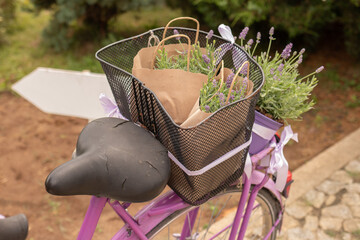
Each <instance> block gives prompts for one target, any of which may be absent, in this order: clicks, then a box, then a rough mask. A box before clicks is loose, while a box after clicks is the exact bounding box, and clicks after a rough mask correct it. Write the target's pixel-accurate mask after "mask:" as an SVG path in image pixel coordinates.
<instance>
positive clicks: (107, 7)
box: [32, 0, 157, 51]
mask: <svg viewBox="0 0 360 240" xmlns="http://www.w3.org/2000/svg"><path fill="white" fill-rule="evenodd" d="M32 2H33V3H34V4H35V6H36V7H37V8H38V9H39V10H40V9H52V10H53V11H54V13H53V17H52V20H51V22H50V23H49V25H48V26H47V27H46V29H45V30H44V38H45V39H46V40H47V43H48V44H49V45H50V46H51V47H53V48H54V49H55V50H57V51H60V50H65V49H68V48H69V46H70V45H71V44H72V43H73V42H74V40H76V38H77V40H79V39H81V40H84V39H87V40H88V39H92V40H94V39H100V38H105V37H106V35H107V34H108V22H109V21H110V20H111V19H112V18H114V17H115V16H116V15H118V14H121V13H124V12H126V11H128V10H131V9H139V8H140V7H144V6H149V5H150V4H155V3H156V2H157V1H155V0H146V1H142V0H137V1H133V0H122V1H118V0H73V1H67V0H32Z"/></svg>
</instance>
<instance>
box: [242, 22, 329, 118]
mask: <svg viewBox="0 0 360 240" xmlns="http://www.w3.org/2000/svg"><path fill="white" fill-rule="evenodd" d="M248 30H249V29H248V28H247V27H246V28H244V29H243V31H242V32H241V33H240V35H239V39H240V45H241V46H242V47H243V49H244V50H245V51H247V52H248V53H249V55H251V56H252V57H253V58H254V59H255V60H256V61H257V63H259V65H260V66H261V68H262V69H263V71H264V75H265V83H264V85H263V87H262V90H261V92H260V97H259V100H258V102H257V109H258V110H259V111H260V112H262V113H267V114H270V115H271V116H272V118H273V119H274V120H277V121H280V122H281V121H286V120H287V119H293V120H296V119H299V118H300V117H301V114H303V113H305V112H307V111H309V110H310V109H312V108H313V106H314V104H315V102H314V100H310V99H309V98H310V96H311V92H312V90H313V89H314V87H315V86H316V85H317V83H318V80H317V78H316V74H317V73H319V72H321V71H322V70H323V69H324V67H323V66H321V67H319V68H318V69H317V70H316V71H314V72H312V73H310V74H308V75H306V76H304V77H301V76H300V73H299V70H298V67H299V65H300V64H301V63H302V61H303V54H304V52H305V49H304V48H303V49H301V50H300V52H296V51H294V52H293V53H291V51H292V47H293V44H292V43H289V44H288V45H286V47H285V48H284V50H283V51H282V53H281V54H280V53H279V52H277V51H276V52H275V56H273V57H271V56H270V55H269V53H270V49H271V43H272V41H274V40H275V38H274V37H273V36H274V28H273V27H272V28H271V29H270V31H269V44H268V48H267V51H266V52H261V53H260V54H259V55H257V56H254V53H255V51H256V48H257V46H258V44H259V43H260V40H261V33H260V32H259V33H258V34H257V37H256V43H255V46H254V47H252V46H253V44H254V40H253V39H249V40H248V41H247V43H246V44H245V45H244V42H245V38H246V34H247V31H248Z"/></svg>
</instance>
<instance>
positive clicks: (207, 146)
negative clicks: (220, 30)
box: [96, 27, 264, 205]
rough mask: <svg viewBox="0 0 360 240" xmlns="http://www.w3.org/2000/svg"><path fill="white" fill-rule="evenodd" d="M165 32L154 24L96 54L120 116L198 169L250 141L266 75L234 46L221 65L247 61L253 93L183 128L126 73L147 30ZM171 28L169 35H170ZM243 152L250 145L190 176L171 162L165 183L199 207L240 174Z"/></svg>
mask: <svg viewBox="0 0 360 240" xmlns="http://www.w3.org/2000/svg"><path fill="white" fill-rule="evenodd" d="M176 29H177V30H178V31H179V33H180V34H185V35H187V36H189V37H190V39H192V41H194V39H195V34H196V31H195V30H194V29H189V28H179V27H176ZM163 32H164V28H157V29H154V30H152V31H149V32H146V33H143V34H141V35H138V36H134V37H131V38H128V39H124V40H121V41H118V42H115V43H113V44H110V45H108V46H106V47H104V48H102V49H100V50H99V51H98V52H97V53H96V58H97V59H98V60H99V61H100V63H101V65H102V67H103V69H104V72H105V74H106V76H107V79H108V81H109V84H110V87H111V89H112V92H113V94H114V97H115V101H116V103H117V105H118V107H119V110H120V112H121V114H122V115H123V116H125V117H126V118H127V119H129V120H130V121H133V122H136V123H141V124H142V125H144V126H145V127H146V128H147V129H148V130H149V131H151V132H152V133H153V134H154V135H155V137H156V138H157V139H158V140H159V141H160V142H161V143H162V144H163V145H164V146H165V147H166V148H167V149H168V150H169V152H170V153H171V154H172V155H173V156H174V157H175V158H176V159H177V160H178V161H179V162H180V163H181V164H182V165H183V166H184V167H185V168H187V169H188V170H189V171H198V170H200V169H203V168H204V167H206V166H208V165H209V164H211V163H212V162H214V161H215V160H217V159H218V158H219V157H221V156H223V155H224V154H226V153H228V152H230V151H231V150H233V149H235V148H237V147H238V146H240V145H242V144H244V143H245V142H248V141H250V138H251V130H252V125H253V122H254V109H255V104H256V101H257V99H258V96H259V93H260V89H261V87H262V85H263V81H264V75H263V72H262V70H261V68H260V67H259V65H258V64H257V63H256V62H255V61H254V60H253V59H252V58H251V57H250V56H249V55H248V54H247V53H246V52H245V51H243V50H242V49H240V46H238V45H236V44H235V46H234V47H236V48H238V49H239V50H240V51H239V53H238V54H237V56H235V57H234V56H232V53H231V51H229V52H227V53H226V54H225V55H224V56H223V60H224V64H225V67H227V68H230V69H232V68H234V65H235V66H236V64H239V63H240V64H241V63H243V62H245V61H249V63H250V75H249V78H250V80H251V81H252V82H253V83H254V89H253V93H252V94H251V95H250V96H248V97H247V98H246V99H243V100H240V101H237V102H234V103H231V104H229V105H227V106H225V107H223V108H221V109H219V110H218V111H216V112H215V113H213V114H212V115H211V116H210V117H209V118H207V119H205V120H204V121H203V122H201V123H200V124H199V125H197V126H195V127H192V128H187V129H184V128H181V127H180V126H179V125H177V124H176V123H175V122H174V121H173V120H172V119H171V117H170V116H169V114H168V113H167V112H166V110H165V109H164V108H163V106H162V104H161V103H160V102H159V100H158V99H157V97H156V96H155V94H154V93H153V92H152V91H151V90H149V89H148V88H146V87H145V86H144V85H143V84H142V83H141V81H139V80H138V79H137V78H135V77H134V76H133V75H132V74H130V73H131V71H132V66H133V59H134V57H135V55H136V54H137V53H138V51H139V50H140V49H142V48H144V47H147V45H148V39H149V37H150V36H151V34H154V35H156V36H157V37H159V38H160V39H161V38H162V34H163ZM169 32H170V31H168V32H167V35H169V36H170V35H171V33H169ZM206 35H207V33H206V32H203V31H200V32H199V39H198V41H199V43H200V46H201V47H204V46H205V44H206ZM213 39H215V40H216V43H215V47H218V46H220V45H221V44H223V43H228V41H226V40H225V39H223V38H221V37H219V36H216V35H214V36H213ZM213 39H212V40H213ZM174 43H178V42H177V41H176V40H175V39H174V40H169V41H168V42H167V44H174ZM193 43H194V42H193ZM234 62H235V64H234ZM139 150H140V151H141V149H139ZM247 152H248V147H246V148H244V149H243V150H241V151H240V152H238V153H237V154H235V155H234V156H232V157H230V158H228V159H227V160H226V161H223V162H222V163H220V164H218V165H216V166H215V167H213V168H211V169H209V170H207V171H206V172H203V173H202V174H199V175H193V176H189V175H188V174H186V173H185V172H184V171H183V170H182V169H181V168H180V167H179V166H178V165H177V164H175V163H174V162H172V163H171V177H170V180H169V182H168V184H169V186H170V187H171V188H172V189H173V190H174V191H175V192H176V193H177V194H178V195H179V196H180V197H181V198H182V199H183V200H184V201H185V202H187V203H189V204H191V205H200V204H202V203H204V202H205V201H207V200H208V199H209V198H211V197H213V196H215V195H216V194H218V193H219V192H221V191H222V190H224V189H225V188H226V187H228V186H229V185H230V184H232V183H234V182H235V181H236V180H237V179H238V178H239V177H240V176H241V175H242V173H243V170H244V165H245V160H246V155H247ZM134 161H135V159H134Z"/></svg>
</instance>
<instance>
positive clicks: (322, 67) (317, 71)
mask: <svg viewBox="0 0 360 240" xmlns="http://www.w3.org/2000/svg"><path fill="white" fill-rule="evenodd" d="M322 70H324V66H321V67H319V68H318V69H316V71H315V72H316V73H319V72H321V71H322Z"/></svg>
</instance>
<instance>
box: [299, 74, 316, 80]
mask: <svg viewBox="0 0 360 240" xmlns="http://www.w3.org/2000/svg"><path fill="white" fill-rule="evenodd" d="M314 74H316V72H313V73H310V74H308V75H306V76H305V77H303V78H301V79H299V80H298V81H299V82H300V81H302V80H304V79H305V78H308V77H310V76H312V75H314Z"/></svg>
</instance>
